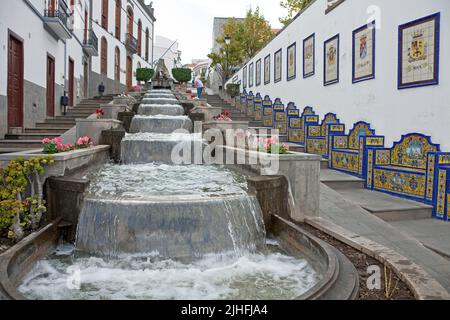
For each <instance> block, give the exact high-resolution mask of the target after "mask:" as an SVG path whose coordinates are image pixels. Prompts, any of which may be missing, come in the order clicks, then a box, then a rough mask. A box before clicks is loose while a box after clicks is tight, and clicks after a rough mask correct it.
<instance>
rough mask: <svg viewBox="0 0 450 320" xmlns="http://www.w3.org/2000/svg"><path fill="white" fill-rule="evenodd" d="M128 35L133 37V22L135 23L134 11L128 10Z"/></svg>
mask: <svg viewBox="0 0 450 320" xmlns="http://www.w3.org/2000/svg"><path fill="white" fill-rule="evenodd" d="M127 12H128V30H127V31H128V33H129V34H130V35H133V21H134V13H133V9H131V8H128V11H127Z"/></svg>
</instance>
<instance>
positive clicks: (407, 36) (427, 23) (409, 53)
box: [398, 13, 440, 89]
mask: <svg viewBox="0 0 450 320" xmlns="http://www.w3.org/2000/svg"><path fill="white" fill-rule="evenodd" d="M439 29H440V14H439V13H437V14H434V15H431V16H428V17H425V18H422V19H418V20H415V21H412V22H409V23H407V24H404V25H401V26H399V53H398V55H399V70H398V73H399V74H398V88H399V89H405V88H411V87H418V86H427V85H436V84H438V83H439Z"/></svg>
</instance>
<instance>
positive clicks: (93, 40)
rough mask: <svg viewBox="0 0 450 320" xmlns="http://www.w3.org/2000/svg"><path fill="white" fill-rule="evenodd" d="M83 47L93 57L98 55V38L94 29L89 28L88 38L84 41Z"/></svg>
mask: <svg viewBox="0 0 450 320" xmlns="http://www.w3.org/2000/svg"><path fill="white" fill-rule="evenodd" d="M83 49H84V52H86V54H88V55H89V56H91V57H97V56H98V38H97V36H96V35H95V32H94V30H89V33H88V38H87V39H84V41H83Z"/></svg>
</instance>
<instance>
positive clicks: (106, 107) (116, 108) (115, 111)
mask: <svg viewBox="0 0 450 320" xmlns="http://www.w3.org/2000/svg"><path fill="white" fill-rule="evenodd" d="M100 107H101V108H102V109H103V112H104V113H105V114H104V115H103V116H102V119H114V120H117V119H118V116H119V113H120V112H125V111H127V110H128V109H129V106H128V105H126V104H122V105H120V104H102V105H101V106H100Z"/></svg>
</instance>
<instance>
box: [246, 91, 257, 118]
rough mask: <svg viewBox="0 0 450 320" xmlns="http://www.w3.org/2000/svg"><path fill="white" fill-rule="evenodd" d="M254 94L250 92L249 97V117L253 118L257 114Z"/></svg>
mask: <svg viewBox="0 0 450 320" xmlns="http://www.w3.org/2000/svg"><path fill="white" fill-rule="evenodd" d="M253 98H254V96H253V92H252V91H250V92H249V93H248V95H247V116H249V117H253V114H254V113H255V107H254V105H253Z"/></svg>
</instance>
